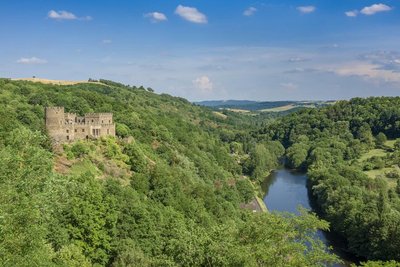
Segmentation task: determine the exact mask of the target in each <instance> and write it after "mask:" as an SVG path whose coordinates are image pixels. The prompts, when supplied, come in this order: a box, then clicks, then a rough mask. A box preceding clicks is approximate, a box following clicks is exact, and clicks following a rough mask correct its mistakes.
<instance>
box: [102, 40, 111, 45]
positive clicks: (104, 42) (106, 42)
mask: <svg viewBox="0 0 400 267" xmlns="http://www.w3.org/2000/svg"><path fill="white" fill-rule="evenodd" d="M101 42H102V43H103V44H111V43H112V40H110V39H104V40H102V41H101Z"/></svg>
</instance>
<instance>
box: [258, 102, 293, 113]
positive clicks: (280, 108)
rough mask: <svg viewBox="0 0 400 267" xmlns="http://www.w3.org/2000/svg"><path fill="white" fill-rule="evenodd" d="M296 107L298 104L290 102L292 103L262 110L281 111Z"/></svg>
mask: <svg viewBox="0 0 400 267" xmlns="http://www.w3.org/2000/svg"><path fill="white" fill-rule="evenodd" d="M295 107H297V106H296V105H293V104H290V105H286V106H281V107H276V108H266V109H262V110H260V111H262V112H281V111H288V110H291V109H294V108H295Z"/></svg>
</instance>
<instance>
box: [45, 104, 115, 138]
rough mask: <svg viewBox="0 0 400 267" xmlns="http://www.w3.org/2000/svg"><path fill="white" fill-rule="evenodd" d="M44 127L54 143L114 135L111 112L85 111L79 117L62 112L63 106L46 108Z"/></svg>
mask: <svg viewBox="0 0 400 267" xmlns="http://www.w3.org/2000/svg"><path fill="white" fill-rule="evenodd" d="M46 129H47V132H48V134H49V136H50V137H51V138H52V140H53V141H54V142H56V143H65V142H72V141H75V140H87V139H92V138H99V137H101V136H115V124H114V122H113V114H112V113H87V114H85V116H83V117H79V116H77V115H76V114H74V113H64V107H47V108H46Z"/></svg>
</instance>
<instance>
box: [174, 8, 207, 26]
mask: <svg viewBox="0 0 400 267" xmlns="http://www.w3.org/2000/svg"><path fill="white" fill-rule="evenodd" d="M175 14H177V15H179V16H181V17H182V18H183V19H185V20H187V21H190V22H193V23H200V24H204V23H207V17H206V15H204V14H203V13H201V12H200V11H198V10H197V8H195V7H186V6H182V5H179V6H178V7H177V8H176V10H175Z"/></svg>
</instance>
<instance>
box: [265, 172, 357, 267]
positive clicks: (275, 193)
mask: <svg viewBox="0 0 400 267" xmlns="http://www.w3.org/2000/svg"><path fill="white" fill-rule="evenodd" d="M307 179H308V178H307V175H306V174H304V173H300V172H296V171H292V170H288V169H279V170H276V171H274V172H273V173H272V174H271V175H270V176H269V177H268V178H267V179H266V180H265V181H264V183H263V185H262V187H263V190H264V192H265V197H264V203H265V204H266V206H267V208H268V210H270V211H284V212H291V213H295V214H299V212H298V210H297V209H298V207H299V205H301V206H303V207H304V208H306V209H310V210H312V206H313V205H312V203H311V200H310V196H309V194H308V190H307ZM317 237H318V238H319V239H320V240H321V241H322V242H323V243H324V244H325V245H327V246H332V247H333V248H334V253H335V254H336V255H338V256H339V257H340V258H341V259H342V260H343V261H344V262H345V263H344V264H341V265H336V266H350V263H351V262H357V260H356V259H355V257H353V256H352V255H350V254H348V253H345V252H344V251H343V250H342V249H341V248H343V247H344V246H343V240H340V238H338V237H337V236H335V235H333V234H332V233H324V232H322V231H318V233H317Z"/></svg>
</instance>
